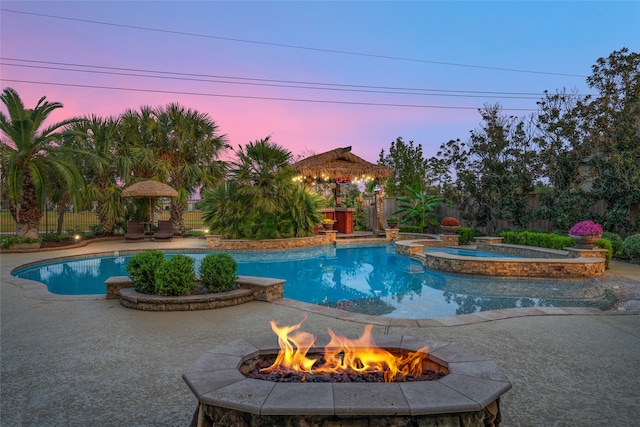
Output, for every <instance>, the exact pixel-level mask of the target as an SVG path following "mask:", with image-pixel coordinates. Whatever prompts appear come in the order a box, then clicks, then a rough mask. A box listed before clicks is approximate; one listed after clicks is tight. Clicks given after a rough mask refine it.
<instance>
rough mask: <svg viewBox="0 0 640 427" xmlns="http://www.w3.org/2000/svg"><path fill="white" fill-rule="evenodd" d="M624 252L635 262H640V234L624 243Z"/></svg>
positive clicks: (628, 238)
mask: <svg viewBox="0 0 640 427" xmlns="http://www.w3.org/2000/svg"><path fill="white" fill-rule="evenodd" d="M622 252H623V254H624V255H626V256H628V257H629V258H631V259H634V260H640V234H634V235H633V236H629V237H627V238H626V239H624V242H622Z"/></svg>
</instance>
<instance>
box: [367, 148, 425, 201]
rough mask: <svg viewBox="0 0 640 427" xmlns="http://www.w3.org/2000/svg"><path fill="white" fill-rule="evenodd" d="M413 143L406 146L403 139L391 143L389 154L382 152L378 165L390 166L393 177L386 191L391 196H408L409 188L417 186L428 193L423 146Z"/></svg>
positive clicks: (390, 178) (387, 183) (386, 186)
mask: <svg viewBox="0 0 640 427" xmlns="http://www.w3.org/2000/svg"><path fill="white" fill-rule="evenodd" d="M413 144H414V143H413V141H409V144H406V143H405V142H404V141H403V140H402V137H398V138H397V139H396V140H395V141H391V147H389V154H385V152H384V150H382V151H380V159H379V160H378V164H380V165H385V166H389V167H390V168H391V169H393V175H392V176H391V177H389V178H388V179H387V180H386V183H385V191H386V192H387V193H388V194H389V195H391V196H400V195H407V194H408V193H406V188H407V186H413V185H415V184H417V185H419V186H420V189H421V190H422V191H426V190H427V187H428V184H427V170H428V164H427V162H426V161H425V159H424V157H423V155H422V144H418V145H416V146H414V145H413Z"/></svg>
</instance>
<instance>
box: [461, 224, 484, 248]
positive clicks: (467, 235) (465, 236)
mask: <svg viewBox="0 0 640 427" xmlns="http://www.w3.org/2000/svg"><path fill="white" fill-rule="evenodd" d="M456 233H457V234H458V236H460V239H458V244H460V245H467V244H469V242H471V241H472V240H473V238H474V237H478V236H482V233H481V232H479V231H478V230H473V229H472V228H471V227H460V228H458V230H456Z"/></svg>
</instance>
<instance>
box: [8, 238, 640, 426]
mask: <svg viewBox="0 0 640 427" xmlns="http://www.w3.org/2000/svg"><path fill="white" fill-rule="evenodd" d="M203 244H204V242H203V241H201V240H199V239H174V241H172V242H163V243H162V244H161V245H162V247H173V248H181V247H187V246H189V245H193V246H191V247H200V246H198V245H203ZM159 246H160V245H159V244H158V243H157V242H155V243H154V242H140V243H126V244H125V243H118V242H106V243H102V244H91V245H88V246H86V247H83V248H77V249H71V250H65V251H53V252H50V253H43V252H35V253H24V254H1V255H0V264H1V274H2V275H1V277H0V282H1V285H0V291H1V294H0V304H1V305H0V327H1V330H0V351H1V354H0V356H1V357H0V367H1V372H0V374H1V383H2V385H1V388H0V405H1V407H0V413H1V414H2V415H1V419H0V420H1V421H0V422H1V424H2V425H3V426H4V425H7V426H34V427H35V426H45V425H46V426H87V425H114V426H184V425H187V424H188V423H189V420H190V419H191V416H192V415H193V411H194V409H195V406H196V400H195V397H194V396H193V393H192V392H191V390H190V387H189V386H188V385H187V384H186V383H185V381H184V380H183V379H182V375H183V374H184V373H185V370H186V369H187V368H188V367H189V366H190V365H191V364H192V363H193V362H194V361H195V360H196V359H197V358H198V357H199V356H200V355H201V354H202V353H203V352H205V351H207V350H208V349H212V348H214V347H216V346H218V345H224V344H226V343H229V342H232V341H234V340H236V339H238V338H240V337H249V339H248V340H247V341H249V342H253V341H255V342H258V341H262V340H264V338H263V337H264V336H269V334H271V333H272V331H271V326H270V324H269V320H271V319H274V320H277V321H279V322H280V324H294V323H297V322H299V321H301V320H302V319H303V317H304V316H305V315H306V316H307V318H306V320H305V322H304V324H303V328H302V329H304V330H305V331H309V332H311V333H314V334H323V333H326V331H327V328H331V329H332V330H334V331H336V332H339V333H341V334H345V335H347V334H356V335H357V334H361V333H362V328H363V324H362V323H360V322H359V321H358V319H357V318H342V319H337V318H335V317H332V316H330V315H328V313H326V312H322V313H317V312H313V311H306V310H305V309H304V306H296V307H294V306H288V305H285V304H273V303H267V302H251V303H248V304H245V305H241V306H237V307H228V308H224V309H220V310H207V311H198V312H171V313H153V312H142V311H137V310H128V309H126V308H124V307H122V306H121V305H120V304H119V303H118V302H117V301H111V300H106V299H96V298H95V297H92V298H47V295H46V293H44V292H41V291H40V292H38V291H37V289H35V288H37V287H36V286H32V287H31V288H30V287H29V286H25V287H20V285H24V283H20V282H19V281H18V280H15V278H12V276H10V274H9V273H10V271H11V269H12V268H14V267H15V266H16V265H19V264H24V263H26V262H31V261H38V260H41V259H48V258H51V257H56V256H73V255H88V254H91V253H98V252H104V251H124V250H139V249H148V248H156V247H159ZM607 277H610V278H612V279H611V280H610V281H609V282H607V281H606V280H605V282H604V283H605V284H606V285H607V286H610V287H611V288H612V290H613V291H614V292H616V291H619V292H621V294H622V295H623V297H624V298H626V299H625V300H624V301H632V300H640V287H639V286H638V282H639V281H640V267H639V266H637V265H635V266H634V265H627V264H624V263H617V262H615V261H614V262H612V266H611V270H610V271H608V272H607V273H606V274H605V279H606V278H607ZM616 283H618V284H616ZM615 286H618V289H615ZM49 295H51V294H49ZM629 306H630V307H631V306H632V305H629ZM538 311H539V313H537V315H535V316H529V315H526V316H522V317H511V318H502V317H503V316H502V315H500V316H485V318H484V319H472V320H473V321H477V322H478V323H467V324H459V322H457V323H458V324H455V325H454V324H450V325H445V323H443V322H441V321H440V320H441V319H425V320H421V321H419V322H408V323H403V322H400V323H398V322H394V321H391V322H389V323H383V324H378V325H375V326H374V333H376V334H400V335H410V336H414V337H421V338H425V339H428V340H432V341H444V342H450V343H454V344H458V345H460V346H462V347H464V348H466V349H469V350H470V351H473V352H475V353H477V354H481V355H486V356H487V357H489V358H491V360H494V361H495V362H496V363H497V364H498V366H499V367H500V368H501V369H502V370H503V371H504V374H505V375H506V377H507V378H508V380H509V381H510V382H511V384H512V385H513V387H512V389H511V390H509V391H508V392H507V393H506V394H505V395H504V396H503V398H502V399H501V410H502V417H503V420H504V421H503V423H502V426H503V427H514V426H539V425H545V426H546V425H558V426H595V427H598V426H606V427H609V426H631V425H635V424H636V422H637V420H638V419H640V405H638V402H639V401H640V370H639V369H638V366H640V332H639V331H640V316H638V315H629V313H637V311H630V310H620V311H618V310H616V311H615V312H614V313H606V314H602V313H599V314H596V315H594V314H592V313H591V312H589V311H585V310H582V311H580V313H582V314H578V312H576V313H574V314H569V313H568V312H567V311H565V310H563V311H562V312H560V311H558V310H551V309H548V310H541V309H538ZM620 314H627V315H620ZM449 323H453V322H449ZM460 363H463V362H460ZM222 380H224V379H222ZM226 380H227V381H232V379H229V378H227V379H226ZM194 381H195V380H194ZM490 381H491V380H490ZM245 403H246V404H247V405H248V406H251V405H252V403H251V402H245Z"/></svg>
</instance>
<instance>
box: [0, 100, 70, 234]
mask: <svg viewBox="0 0 640 427" xmlns="http://www.w3.org/2000/svg"><path fill="white" fill-rule="evenodd" d="M0 99H1V100H2V102H3V103H4V105H5V106H6V107H7V111H8V113H9V117H7V116H5V115H4V114H3V113H2V112H0V129H1V130H2V132H3V133H4V135H6V137H7V138H6V139H5V138H3V139H2V141H1V143H2V145H1V147H0V150H1V151H0V154H1V155H2V160H1V162H2V171H3V174H4V175H6V188H5V191H6V199H7V200H8V202H9V210H10V212H11V216H12V217H13V219H14V220H15V221H16V223H17V235H18V236H19V237H32V238H38V237H39V231H40V219H41V218H42V212H43V208H44V205H45V199H46V190H47V181H48V179H49V178H50V177H51V176H52V175H53V174H55V175H56V176H59V177H60V178H61V180H62V182H64V184H65V185H66V186H67V187H68V188H69V190H70V193H71V194H74V195H75V194H77V193H78V191H77V190H78V189H79V188H80V187H81V185H82V176H81V175H80V173H79V171H78V168H77V167H76V166H75V165H74V164H73V162H72V161H71V160H70V158H69V157H68V156H67V155H66V151H67V150H65V148H64V146H61V145H60V144H59V142H60V141H61V138H62V135H63V132H64V131H65V129H64V128H65V127H67V126H70V125H72V124H75V123H77V122H78V121H79V120H80V119H77V118H71V119H67V120H63V121H61V122H57V123H53V124H51V125H48V126H46V127H44V128H43V129H41V128H42V127H43V126H44V123H45V121H46V120H47V118H48V117H49V115H50V114H51V113H52V112H53V111H54V110H56V109H58V108H62V104H61V103H59V102H48V101H46V97H44V96H43V97H42V98H40V100H39V101H38V103H37V104H36V106H35V108H33V109H25V108H24V104H23V103H22V100H21V99H20V96H19V95H18V93H17V92H16V91H15V90H14V89H11V88H6V89H5V90H4V91H3V92H2V95H0Z"/></svg>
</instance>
